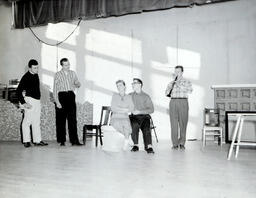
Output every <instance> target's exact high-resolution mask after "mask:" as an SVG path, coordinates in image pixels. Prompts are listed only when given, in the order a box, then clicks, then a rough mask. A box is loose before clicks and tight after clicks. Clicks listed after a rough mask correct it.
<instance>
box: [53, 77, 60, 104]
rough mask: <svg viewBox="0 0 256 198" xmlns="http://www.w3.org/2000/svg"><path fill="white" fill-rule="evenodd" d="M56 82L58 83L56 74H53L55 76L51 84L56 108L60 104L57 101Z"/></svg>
mask: <svg viewBox="0 0 256 198" xmlns="http://www.w3.org/2000/svg"><path fill="white" fill-rule="evenodd" d="M57 83H58V75H57V74H55V77H54V84H53V98H54V100H55V103H56V105H57V107H58V108H61V104H60V101H59V97H58V92H59V90H58V87H57Z"/></svg>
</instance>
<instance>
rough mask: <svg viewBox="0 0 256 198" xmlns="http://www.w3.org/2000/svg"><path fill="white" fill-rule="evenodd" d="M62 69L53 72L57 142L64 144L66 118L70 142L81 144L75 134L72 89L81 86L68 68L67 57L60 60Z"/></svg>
mask: <svg viewBox="0 0 256 198" xmlns="http://www.w3.org/2000/svg"><path fill="white" fill-rule="evenodd" d="M60 65H61V66H62V69H61V70H60V71H59V72H57V73H56V74H55V78H54V86H53V97H54V99H55V103H56V132H57V142H58V143H60V145H61V146H65V142H66V119H67V120H68V133H69V140H70V143H71V144H72V146H73V145H78V146H80V145H82V144H81V143H80V142H79V140H78V136H77V120H76V99H75V97H76V96H75V93H74V90H75V89H76V88H79V87H80V86H81V84H80V82H79V81H78V78H77V76H76V73H75V72H74V71H72V70H70V63H69V60H68V59H67V58H62V59H61V60H60Z"/></svg>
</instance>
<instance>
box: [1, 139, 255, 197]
mask: <svg viewBox="0 0 256 198" xmlns="http://www.w3.org/2000/svg"><path fill="white" fill-rule="evenodd" d="M154 148H155V154H154V155H152V154H147V153H146V152H145V151H144V150H143V147H141V150H140V151H139V152H136V153H132V152H130V151H122V152H119V153H111V152H105V151H103V150H102V149H101V148H100V147H99V148H95V147H94V146H92V144H91V142H89V144H87V145H86V146H80V147H74V146H70V144H68V143H67V144H66V146H65V147H60V146H59V145H58V144H57V143H56V142H49V146H46V147H34V146H32V147H30V148H24V147H23V145H22V144H21V143H20V142H0V197H1V198H13V197H15V198H16V197H17V198H21V197H24V198H41V197H42V198H44V197H45V198H51V197H53V198H58V197H60V198H65V197H69V198H70V197H76V198H80V197H81V198H82V197H83V198H84V197H85V198H86V197H92V198H94V197H95V198H101V197H103V198H105V197H106V198H108V197H109V198H144V197H145V198H159V197H164V198H165V197H166V198H169V197H174V198H176V197H177V198H178V197H179V198H180V197H197V198H198V197H202V198H207V197H216V198H217V197H220V198H227V197H230V198H234V197H239V198H241V197H242V198H250V197H253V198H254V197H255V196H256V188H255V181H256V168H255V167H256V149H255V148H252V149H249V148H246V149H243V148H241V149H240V152H239V156H238V159H235V158H234V157H232V159H231V160H230V161H227V153H228V148H229V145H224V146H223V147H222V149H221V148H220V147H219V146H217V145H214V144H209V145H208V146H206V147H205V149H204V150H202V149H201V142H200V141H193V142H187V144H186V150H185V151H184V152H182V151H180V150H178V151H175V150H171V144H170V141H163V140H162V141H161V140H160V142H159V143H158V144H155V145H154Z"/></svg>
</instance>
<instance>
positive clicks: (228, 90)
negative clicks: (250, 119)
mask: <svg viewBox="0 0 256 198" xmlns="http://www.w3.org/2000/svg"><path fill="white" fill-rule="evenodd" d="M212 89H213V90H214V108H218V109H220V124H221V126H222V127H223V129H225V112H226V111H245V112H249V111H256V84H234V85H213V86H212ZM223 134H224V135H227V134H226V132H224V133H223Z"/></svg>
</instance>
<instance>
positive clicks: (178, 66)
mask: <svg viewBox="0 0 256 198" xmlns="http://www.w3.org/2000/svg"><path fill="white" fill-rule="evenodd" d="M179 68H180V69H181V71H182V72H183V71H184V68H183V66H181V65H177V66H176V67H175V69H179Z"/></svg>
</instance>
